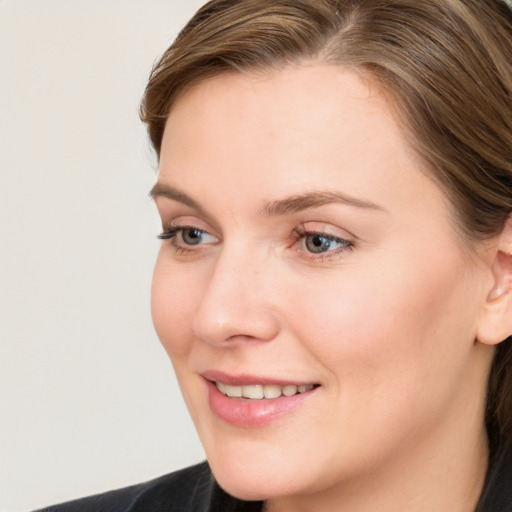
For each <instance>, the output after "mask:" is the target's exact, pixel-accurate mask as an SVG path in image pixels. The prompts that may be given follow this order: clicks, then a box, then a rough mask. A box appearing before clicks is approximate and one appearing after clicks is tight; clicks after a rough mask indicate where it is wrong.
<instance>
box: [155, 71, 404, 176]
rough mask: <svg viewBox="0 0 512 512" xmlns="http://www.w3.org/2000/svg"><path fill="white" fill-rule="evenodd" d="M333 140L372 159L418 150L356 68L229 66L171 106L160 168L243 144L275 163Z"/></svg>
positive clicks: (222, 154)
mask: <svg viewBox="0 0 512 512" xmlns="http://www.w3.org/2000/svg"><path fill="white" fill-rule="evenodd" d="M329 145H330V147H329ZM333 147H337V148H339V149H340V151H339V153H340V154H339V155H338V157H339V158H341V159H343V155H346V156H347V157H348V156H350V155H349V153H354V152H357V151H359V153H360V154H361V156H364V155H366V157H367V159H368V160H369V161H368V162H367V163H368V165H372V162H371V160H373V159H377V158H383V157H385V158H386V159H389V158H393V157H394V156H395V155H397V154H399V153H403V152H406V151H407V152H408V153H411V155H410V156H411V157H412V152H411V151H410V150H409V148H408V146H407V144H406V142H405V140H404V138H403V137H402V134H401V133H400V130H399V128H398V125H397V123H396V122H395V119H394V117H393V115H392V111H391V109H390V108H389V105H388V103H387V102H386V100H385V99H384V97H383V96H382V94H380V92H379V90H378V88H377V87H376V86H375V85H374V84H373V83H372V82H370V81H369V80H366V79H363V78H361V77H360V76H359V75H358V74H356V73H354V72H352V71H350V70H347V69H344V68H341V67H339V66H329V65H321V64H309V65H302V66H293V67H291V66H290V67H288V68H285V69H282V70H278V71H275V70H272V71H269V72H258V73H245V74H242V73H230V74H224V75H221V76H219V77H216V78H213V79H210V80H207V81H206V82H204V83H201V84H199V85H195V86H194V87H192V88H191V89H190V90H189V91H187V92H186V93H185V94H184V95H183V96H182V97H181V98H180V99H179V100H178V101H177V102H176V103H175V104H174V105H173V107H172V109H171V112H170V115H169V117H168V121H167V123H166V129H165V133H164V138H163V146H162V155H161V168H162V169H163V170H165V169H167V167H168V166H169V165H171V164H172V165H173V166H174V165H177V164H178V163H181V162H180V161H181V160H182V159H184V158H186V159H187V162H188V163H192V161H194V162H195V163H197V164H198V165H199V164H201V163H202V162H201V159H202V156H201V155H206V154H207V153H208V154H211V155H213V154H215V156H216V161H219V160H220V159H222V160H224V159H225V160H232V159H233V158H230V157H235V156H241V154H239V153H238V152H237V151H236V150H245V155H246V156H247V157H248V158H247V160H249V156H250V155H254V156H256V155H257V156H258V159H257V160H258V161H257V162H254V163H255V164H256V165H258V164H261V161H262V160H267V161H268V163H269V165H272V166H274V168H275V169H276V170H277V169H279V168H282V167H283V166H284V165H285V164H286V163H287V162H290V160H294V159H295V160H297V161H298V162H304V161H307V160H308V159H309V158H313V157H314V158H320V159H321V157H322V154H323V155H324V156H327V153H328V150H329V149H333ZM370 148H371V150H372V151H371V152H369V151H368V150H369V149H370ZM261 150H264V152H263V153H262V152H261ZM384 153H385V155H384ZM293 155H295V157H294V156H293ZM372 155H373V157H372ZM290 163H291V162H290ZM340 164H342V162H340ZM211 165H212V162H210V163H209V167H210V166H211ZM244 165H250V162H249V161H247V162H245V164H244Z"/></svg>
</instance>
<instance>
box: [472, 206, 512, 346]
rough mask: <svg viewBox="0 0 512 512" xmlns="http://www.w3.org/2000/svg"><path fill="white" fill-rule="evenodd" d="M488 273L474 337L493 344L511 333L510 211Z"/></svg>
mask: <svg viewBox="0 0 512 512" xmlns="http://www.w3.org/2000/svg"><path fill="white" fill-rule="evenodd" d="M492 274H493V278H494V279H493V286H492V288H491V290H490V291H489V295H488V297H487V300H486V302H485V304H484V306H483V311H482V315H481V317H480V321H479V325H478V330H477V340H478V341H479V342H480V343H483V344H485V345H497V344H498V343H500V342H501V341H503V340H505V339H506V338H508V337H509V336H510V335H512V215H509V217H508V219H507V222H506V223H505V226H504V228H503V231H502V232H501V235H499V237H498V242H497V245H496V247H495V255H494V260H493V261H492Z"/></svg>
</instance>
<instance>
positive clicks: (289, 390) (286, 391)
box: [283, 386, 297, 396]
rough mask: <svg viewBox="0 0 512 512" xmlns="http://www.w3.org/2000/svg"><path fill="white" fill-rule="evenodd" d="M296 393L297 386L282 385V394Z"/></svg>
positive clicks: (291, 394)
mask: <svg viewBox="0 0 512 512" xmlns="http://www.w3.org/2000/svg"><path fill="white" fill-rule="evenodd" d="M296 393H297V386H284V388H283V395H284V396H293V395H295V394H296Z"/></svg>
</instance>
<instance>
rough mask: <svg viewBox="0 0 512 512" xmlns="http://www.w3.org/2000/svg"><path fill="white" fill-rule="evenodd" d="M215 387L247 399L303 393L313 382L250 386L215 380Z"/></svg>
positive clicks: (230, 394) (309, 388)
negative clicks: (297, 384)
mask: <svg viewBox="0 0 512 512" xmlns="http://www.w3.org/2000/svg"><path fill="white" fill-rule="evenodd" d="M215 384H216V385H217V389H218V390H219V391H220V392H221V393H223V394H225V395H227V396H229V397H230V398H247V399H249V400H261V399H263V398H266V399H272V398H279V397H280V396H281V395H284V396H293V395H296V394H297V393H305V392H306V391H310V390H312V389H313V388H314V386H313V384H303V385H300V386H294V385H287V386H278V385H277V384H266V385H264V386H261V385H251V386H230V385H228V384H223V383H222V382H216V383H215Z"/></svg>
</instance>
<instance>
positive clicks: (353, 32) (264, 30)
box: [141, 0, 512, 442]
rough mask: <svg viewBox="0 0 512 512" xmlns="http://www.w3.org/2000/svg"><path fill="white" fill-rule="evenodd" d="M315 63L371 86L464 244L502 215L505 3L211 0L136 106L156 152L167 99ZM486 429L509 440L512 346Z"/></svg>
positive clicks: (507, 92)
mask: <svg viewBox="0 0 512 512" xmlns="http://www.w3.org/2000/svg"><path fill="white" fill-rule="evenodd" d="M312 60H316V61H319V62H323V63H328V64H332V65H338V66H345V67H348V68H350V69H352V70H354V71H356V72H358V73H360V74H361V75H366V76H368V77H369V78H370V80H373V81H375V83H377V84H378V86H379V87H380V88H381V89H382V90H383V91H384V93H385V94H386V96H387V97H389V98H390V99H391V104H392V106H394V107H395V110H396V114H397V119H398V121H399V123H400V124H401V125H402V131H403V134H404V136H405V137H406V138H407V139H408V142H409V143H410V145H411V147H412V148H413V149H414V150H415V151H416V152H417V154H418V155H419V156H420V158H421V159H422V160H423V161H424V162H425V163H426V167H427V169H428V171H429V174H430V175H431V176H432V177H433V179H435V180H436V182H437V183H438V184H439V186H440V187H441V188H442V189H443V190H444V191H445V193H446V195H447V196H448V198H449V199H450V201H451V203H452V207H453V211H454V218H455V222H456V225H457V226H458V228H459V230H460V232H461V233H462V234H463V235H464V238H465V239H466V240H467V241H471V242H475V241H482V240H485V239H489V238H492V237H494V236H496V235H498V234H499V233H500V232H501V230H502V229H503V226H504V223H505V222H506V220H507V218H508V216H509V215H510V213H511V212H512V11H511V9H510V6H509V5H508V4H507V3H506V1H505V0H425V1H421V2H419V1H417V0H212V1H210V2H208V3H207V4H206V5H205V6H204V7H202V8H201V9H200V10H199V11H198V12H197V13H196V14H195V16H194V17H193V18H192V19H191V21H190V22H189V23H188V24H187V25H186V26H185V28H184V29H183V30H182V32H181V33H180V34H179V35H178V37H177V39H176V40H175V42H174V43H173V44H172V45H171V47H170V48H169V49H168V50H167V51H166V52H165V53H164V54H163V56H162V57H161V59H160V60H159V61H158V62H157V64H156V65H155V66H154V68H153V70H152V73H151V76H150V80H149V83H148V85H147V88H146V91H145V95H144V98H143V101H142V104H141V119H142V120H143V121H144V122H145V123H146V124H147V126H148V132H149V136H150V139H151V142H152V144H153V147H154V149H155V151H156V153H157V155H158V156H159V155H160V150H161V144H162V138H163V134H164V130H165V123H166V120H167V118H168V116H169V112H170V110H171V109H172V106H173V104H174V103H175V102H176V101H177V99H178V98H179V97H180V96H181V95H183V94H184V93H185V92H187V91H188V90H189V89H190V88H191V87H193V86H194V85H197V84H198V83H200V82H202V81H205V80H208V79H211V78H213V77H215V76H218V75H220V74H223V73H226V72H233V71H238V72H248V71H254V70H268V69H280V68H282V67H283V66H286V65H290V64H300V63H301V62H305V61H312ZM486 419H487V424H488V427H489V429H490V430H491V431H492V432H496V435H497V437H498V438H499V440H500V442H505V441H512V341H511V340H510V339H509V340H507V341H504V342H503V343H501V344H500V345H499V347H498V349H497V351H496V356H495V358H494V362H493V366H492V369H491V373H490V378H489V387H488V400H487V418H486Z"/></svg>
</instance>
